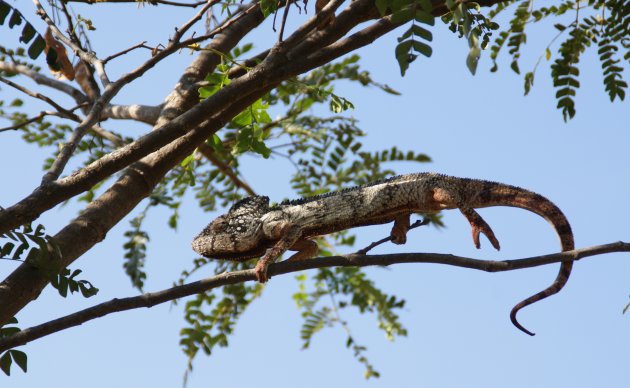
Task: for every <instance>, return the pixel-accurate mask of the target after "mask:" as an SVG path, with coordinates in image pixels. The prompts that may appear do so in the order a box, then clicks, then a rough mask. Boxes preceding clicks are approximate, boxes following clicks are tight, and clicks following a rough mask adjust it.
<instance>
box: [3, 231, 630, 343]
mask: <svg viewBox="0 0 630 388" xmlns="http://www.w3.org/2000/svg"><path fill="white" fill-rule="evenodd" d="M612 252H630V244H629V243H625V242H622V241H619V242H616V243H611V244H606V245H598V246H593V247H588V248H582V249H576V250H573V251H566V252H560V253H554V254H551V255H544V256H535V257H530V258H525V259H516V260H503V261H494V260H480V259H472V258H468V257H461V256H455V255H448V254H440V253H400V254H389V255H369V256H366V255H358V254H350V255H344V256H329V257H319V258H316V259H309V260H298V261H283V262H281V263H276V264H272V265H270V266H269V274H270V275H280V274H286V273H292V272H298V271H304V270H307V269H315V268H324V267H357V266H358V267H366V266H387V265H393V264H401V263H435V264H446V265H452V266H456V267H464V268H470V269H477V270H481V271H486V272H502V271H512V270H516V269H523V268H532V267H537V266H540V265H545V264H551V263H559V262H562V261H567V260H573V261H577V260H580V259H582V258H585V257H589V256H596V255H601V254H605V253H612ZM253 280H256V274H255V271H254V270H253V269H248V270H241V271H234V272H224V273H222V274H219V275H216V276H213V277H210V278H207V279H203V280H199V281H196V282H192V283H188V284H184V285H180V286H175V287H172V288H167V289H164V290H161V291H157V292H149V293H146V294H142V295H139V296H134V297H127V298H116V299H112V300H110V301H108V302H104V303H100V304H97V305H95V306H93V307H89V308H87V309H84V310H80V311H77V312H76V313H73V314H69V315H66V316H64V317H61V318H58V319H55V320H52V321H49V322H46V323H43V324H40V325H37V326H33V327H30V328H27V329H24V330H21V331H19V332H18V333H16V334H13V335H10V336H7V337H3V338H0V353H2V352H4V351H5V350H8V349H11V348H14V347H16V346H20V345H24V344H27V343H29V342H31V341H33V340H36V339H38V338H42V337H45V336H47V335H50V334H53V333H56V332H59V331H62V330H65V329H68V328H71V327H74V326H79V325H81V324H83V323H85V322H88V321H91V320H93V319H96V318H100V317H103V316H105V315H109V314H112V313H115V312H122V311H127V310H133V309H137V308H141V307H153V306H156V305H158V304H162V303H166V302H170V301H173V300H175V299H179V298H183V297H186V296H191V295H196V294H199V293H201V292H206V291H208V290H212V289H214V288H218V287H221V286H225V285H228V284H237V283H243V282H246V281H253Z"/></svg>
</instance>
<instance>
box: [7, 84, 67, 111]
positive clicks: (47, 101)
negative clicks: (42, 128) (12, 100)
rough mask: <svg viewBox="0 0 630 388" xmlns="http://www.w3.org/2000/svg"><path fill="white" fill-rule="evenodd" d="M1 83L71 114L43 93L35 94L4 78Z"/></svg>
mask: <svg viewBox="0 0 630 388" xmlns="http://www.w3.org/2000/svg"><path fill="white" fill-rule="evenodd" d="M0 82H2V83H5V84H7V85H9V86H11V87H12V88H14V89H17V90H19V91H20V92H22V93H24V94H26V95H27V96H30V97H33V98H37V99H38V100H42V101H44V102H46V103H47V104H48V105H50V106H52V107H53V108H55V109H57V110H58V111H59V112H63V113H66V114H70V111H69V110H67V109H66V108H64V107H62V106H61V105H59V104H57V103H56V102H54V101H53V100H52V99H51V98H50V97H47V96H44V95H43V94H41V93H37V92H33V91H31V90H29V89H27V88H25V87H24V86H22V85H18V84H16V83H15V82H13V81H11V80H8V79H6V78H4V77H0Z"/></svg>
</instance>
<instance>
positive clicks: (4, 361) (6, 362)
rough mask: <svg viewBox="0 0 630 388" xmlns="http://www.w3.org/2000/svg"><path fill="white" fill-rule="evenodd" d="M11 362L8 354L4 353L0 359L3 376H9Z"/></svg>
mask: <svg viewBox="0 0 630 388" xmlns="http://www.w3.org/2000/svg"><path fill="white" fill-rule="evenodd" d="M12 362H13V360H12V359H11V353H10V352H4V354H3V355H2V357H0V369H2V371H3V372H4V374H5V375H7V376H10V375H11V363H12Z"/></svg>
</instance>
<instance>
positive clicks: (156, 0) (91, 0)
mask: <svg viewBox="0 0 630 388" xmlns="http://www.w3.org/2000/svg"><path fill="white" fill-rule="evenodd" d="M66 1H67V2H68V3H84V4H90V5H92V4H101V3H134V4H136V3H138V0H66ZM147 2H148V3H149V4H151V5H158V4H164V5H172V6H174V7H190V8H197V7H199V6H200V5H202V4H205V3H206V1H197V2H194V3H179V2H176V1H168V0H148V1H147Z"/></svg>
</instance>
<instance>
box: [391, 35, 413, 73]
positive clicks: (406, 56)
mask: <svg viewBox="0 0 630 388" xmlns="http://www.w3.org/2000/svg"><path fill="white" fill-rule="evenodd" d="M412 44H413V41H412V40H407V41H404V42H401V43H399V44H398V46H396V49H395V50H394V52H395V54H396V60H397V61H398V66H399V67H400V74H401V75H402V76H404V75H405V72H406V71H407V69H408V68H409V63H411V62H413V60H415V57H412V54H411V53H410V51H411V45H412Z"/></svg>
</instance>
